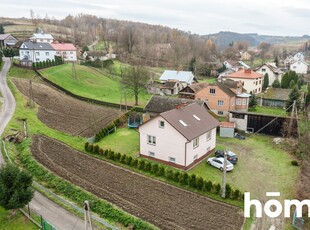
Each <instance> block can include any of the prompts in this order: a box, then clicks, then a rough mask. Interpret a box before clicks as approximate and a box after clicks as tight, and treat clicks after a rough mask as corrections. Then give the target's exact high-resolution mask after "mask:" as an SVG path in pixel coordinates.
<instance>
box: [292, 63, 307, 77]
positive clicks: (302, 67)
mask: <svg viewBox="0 0 310 230" xmlns="http://www.w3.org/2000/svg"><path fill="white" fill-rule="evenodd" d="M308 67H309V64H308V63H306V62H305V61H296V62H294V63H292V64H291V65H290V70H293V71H295V72H296V73H297V74H307V72H308Z"/></svg>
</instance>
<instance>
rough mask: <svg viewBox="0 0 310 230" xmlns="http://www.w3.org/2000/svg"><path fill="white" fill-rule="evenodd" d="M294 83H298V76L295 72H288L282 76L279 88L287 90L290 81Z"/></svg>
mask: <svg viewBox="0 0 310 230" xmlns="http://www.w3.org/2000/svg"><path fill="white" fill-rule="evenodd" d="M292 80H293V81H294V82H295V84H296V83H297V82H298V75H297V74H296V72H295V71H291V70H290V71H288V72H287V73H285V74H284V75H283V78H282V81H281V88H284V89H288V88H289V87H290V83H291V81H292Z"/></svg>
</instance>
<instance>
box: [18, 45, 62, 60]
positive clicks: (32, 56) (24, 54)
mask: <svg viewBox="0 0 310 230" xmlns="http://www.w3.org/2000/svg"><path fill="white" fill-rule="evenodd" d="M55 55H56V51H55V49H54V48H53V47H52V46H51V44H49V43H41V42H31V41H28V42H23V43H22V44H21V46H20V47H19V58H20V60H21V62H41V61H47V60H50V61H52V60H55Z"/></svg>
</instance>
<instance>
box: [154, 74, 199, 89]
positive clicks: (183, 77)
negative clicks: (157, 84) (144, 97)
mask: <svg viewBox="0 0 310 230" xmlns="http://www.w3.org/2000/svg"><path fill="white" fill-rule="evenodd" d="M159 80H160V81H161V82H162V83H165V82H166V81H168V80H177V81H179V82H180V83H181V84H183V85H184V86H186V85H190V84H193V83H194V82H197V79H196V78H195V76H194V75H193V73H192V72H191V71H177V70H165V71H164V73H163V74H162V75H161V76H160V78H159Z"/></svg>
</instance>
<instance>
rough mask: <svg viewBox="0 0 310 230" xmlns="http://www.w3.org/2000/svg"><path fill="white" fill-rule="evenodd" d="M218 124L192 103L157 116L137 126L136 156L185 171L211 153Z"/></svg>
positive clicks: (202, 109) (205, 110)
mask: <svg viewBox="0 0 310 230" xmlns="http://www.w3.org/2000/svg"><path fill="white" fill-rule="evenodd" d="M218 125H219V122H218V120H217V119H215V118H214V117H213V116H211V115H210V114H209V113H208V110H207V109H206V108H205V107H204V106H200V105H198V104H196V103H193V104H189V105H183V106H179V107H178V108H176V109H172V110H170V111H167V112H163V113H160V114H159V116H157V117H155V118H153V119H152V120H149V121H147V122H146V123H144V124H143V125H141V126H140V127H139V138H140V156H142V157H145V158H149V159H152V160H155V161H159V162H162V163H165V164H168V165H171V166H174V167H177V168H180V169H184V170H188V169H190V168H192V167H193V166H194V165H195V164H197V163H198V162H200V161H201V160H202V159H204V158H205V157H207V156H208V155H209V154H210V153H211V152H212V151H213V150H214V148H215V145H216V127H217V126H218Z"/></svg>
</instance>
